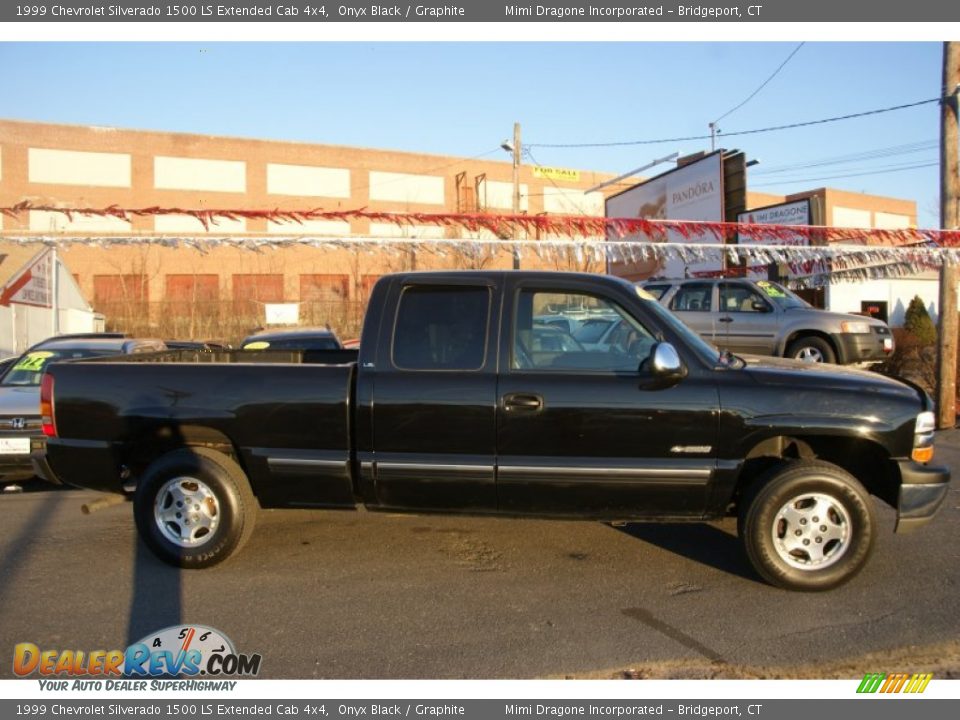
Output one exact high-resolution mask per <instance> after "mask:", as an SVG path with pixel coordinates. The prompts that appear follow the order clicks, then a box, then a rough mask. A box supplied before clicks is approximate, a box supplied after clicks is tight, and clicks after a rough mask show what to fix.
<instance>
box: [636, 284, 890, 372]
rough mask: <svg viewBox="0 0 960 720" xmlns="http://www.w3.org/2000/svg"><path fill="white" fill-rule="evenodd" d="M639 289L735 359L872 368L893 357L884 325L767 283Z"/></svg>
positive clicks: (666, 285)
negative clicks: (755, 357)
mask: <svg viewBox="0 0 960 720" xmlns="http://www.w3.org/2000/svg"><path fill="white" fill-rule="evenodd" d="M641 287H642V288H643V289H644V290H646V291H647V292H649V293H650V294H651V295H653V296H654V297H655V298H657V300H659V301H660V304H661V305H663V306H665V307H667V308H669V309H670V310H671V311H673V312H674V313H675V314H676V315H677V317H679V318H680V319H681V320H683V322H684V323H686V324H687V325H688V326H689V327H691V328H692V329H694V330H696V331H697V332H698V333H700V335H701V336H702V337H703V338H704V339H706V340H708V341H709V342H712V343H713V344H714V345H716V346H717V347H719V348H725V349H728V350H730V351H731V352H734V353H749V354H753V355H775V356H778V357H788V358H794V359H797V360H806V361H808V362H829V363H839V364H864V365H868V364H873V363H878V362H882V361H883V360H885V359H886V358H887V357H888V356H889V355H890V354H891V353H892V352H893V335H892V334H891V333H890V328H889V327H887V324H886V323H885V322H883V321H882V320H877V319H876V318H870V317H863V316H861V315H845V314H842V313H833V312H827V311H825V310H818V309H817V308H815V307H813V306H812V305H810V304H808V303H807V302H806V301H804V300H802V299H801V298H799V297H797V296H796V295H795V294H794V293H792V292H791V291H790V290H788V289H787V288H785V287H783V286H782V285H779V284H777V283H775V282H771V281H768V280H738V279H720V280H650V281H647V282H645V283H641Z"/></svg>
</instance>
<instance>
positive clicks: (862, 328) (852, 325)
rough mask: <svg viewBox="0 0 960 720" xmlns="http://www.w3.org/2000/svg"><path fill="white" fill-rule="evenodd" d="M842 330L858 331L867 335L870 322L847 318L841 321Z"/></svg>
mask: <svg viewBox="0 0 960 720" xmlns="http://www.w3.org/2000/svg"><path fill="white" fill-rule="evenodd" d="M840 330H841V332H845V333H856V334H858V335H865V334H867V333H868V332H870V323H865V322H858V321H855V320H845V321H844V322H842V323H840Z"/></svg>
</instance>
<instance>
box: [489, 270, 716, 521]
mask: <svg viewBox="0 0 960 720" xmlns="http://www.w3.org/2000/svg"><path fill="white" fill-rule="evenodd" d="M506 282H507V283H508V285H507V299H505V308H504V313H503V323H504V326H505V335H504V337H505V341H504V343H503V344H502V346H501V350H500V366H501V374H500V381H499V386H498V390H497V453H498V454H497V487H498V493H499V498H500V509H501V511H503V512H507V513H511V512H516V513H531V514H555V515H569V516H577V517H582V516H585V515H586V516H595V517H606V518H617V517H640V516H644V515H664V514H668V515H677V516H689V515H698V514H700V513H702V512H703V510H704V507H705V503H706V497H707V490H708V487H709V485H710V482H711V480H712V479H713V476H714V473H715V470H716V459H715V458H716V455H717V450H716V440H717V427H718V410H719V408H718V399H717V390H716V387H715V384H714V382H713V379H712V377H711V375H710V373H709V372H705V371H704V370H703V369H702V368H698V366H697V365H696V364H695V363H693V362H689V363H688V367H689V368H690V374H689V376H688V377H686V378H685V379H683V380H682V381H681V382H680V383H678V384H677V385H674V386H673V387H670V388H663V389H654V388H653V387H651V384H650V382H649V381H650V379H651V377H652V376H651V375H650V374H649V372H648V371H647V370H646V369H643V370H641V363H642V362H643V360H644V359H646V358H648V357H649V353H650V350H651V348H652V347H653V346H654V344H655V343H656V342H657V335H658V333H657V328H656V326H655V325H654V324H653V323H652V320H651V319H650V318H647V319H646V321H645V320H644V318H643V317H641V316H640V315H634V314H632V313H631V311H630V310H629V309H628V308H629V307H630V300H629V298H627V297H626V296H621V297H619V298H617V297H610V296H604V295H601V294H598V293H597V292H596V283H589V282H585V281H578V280H574V279H571V280H563V281H560V280H555V279H554V280H535V279H524V278H522V277H521V276H508V277H507V280H506ZM624 292H626V291H624ZM636 302H639V300H637V301H636ZM651 302H652V301H651ZM544 306H551V307H563V306H570V307H588V308H591V309H592V310H593V311H594V312H597V313H603V314H612V315H616V316H617V317H618V318H619V322H622V323H623V324H624V325H625V326H627V328H628V329H629V334H630V337H624V338H622V342H619V343H617V344H611V345H607V346H604V347H603V348H602V349H599V348H598V349H590V348H586V347H584V346H582V345H581V346H580V349H577V348H576V347H571V348H569V349H564V350H561V351H556V350H554V351H552V352H541V351H538V350H537V349H536V347H535V346H534V344H533V343H532V342H531V337H532V334H533V332H534V330H533V328H532V318H533V316H534V315H536V314H537V313H538V312H539V310H540V308H541V307H544ZM678 350H680V351H681V352H682V350H683V349H682V348H678Z"/></svg>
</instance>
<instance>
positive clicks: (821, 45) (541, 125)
mask: <svg viewBox="0 0 960 720" xmlns="http://www.w3.org/2000/svg"><path fill="white" fill-rule="evenodd" d="M796 46H797V43H793V42H776V43H759V42H749V43H746V42H731V43H702V42H671V43H650V42H637V43H595V42H589V43H587V42H584V43H543V42H537V43H533V42H514V43H493V42H476V43H441V42H417V43H394V42H351V43H330V42H322V43H321V42H316V43H273V42H264V43H216V42H209V43H175V42H158V43H106V42H89V43H64V42H46V43H10V42H6V43H2V44H0V67H3V68H5V69H6V70H7V72H5V73H4V90H3V92H2V93H0V117H4V118H13V119H25V120H39V121H48V122H61V123H72V124H96V125H110V126H117V127H125V128H142V129H157V130H169V131H182V132H198V133H208V134H215V135H235V136H243V137H261V138H270V139H280V140H300V141H311V142H320V143H330V144H343V145H356V146H362V147H375V148H386V149H398V150H409V151H414V152H428V153H438V154H446V155H462V156H475V155H480V154H482V153H490V155H489V157H490V158H491V159H504V160H507V159H508V157H507V156H506V154H505V153H503V151H501V150H499V149H498V146H499V144H500V142H501V141H502V140H503V139H504V138H506V137H507V136H508V135H510V134H511V133H512V128H513V123H514V121H519V122H520V123H521V124H522V127H523V140H524V143H525V144H526V145H528V147H529V149H530V153H531V156H530V157H526V158H525V162H531V161H532V160H533V159H535V161H536V162H537V163H538V164H541V165H549V166H558V167H572V168H584V169H596V170H602V171H608V172H616V173H620V172H626V171H628V170H632V169H633V168H636V167H639V166H641V165H643V164H645V163H646V162H648V161H649V160H651V159H653V158H655V157H659V156H662V155H666V154H669V153H670V152H673V151H675V150H679V151H680V152H681V153H687V152H694V151H697V150H702V149H709V140H695V141H687V142H671V143H664V144H657V145H644V146H627V147H613V148H582V147H581V148H548V147H537V144H541V143H590V142H615V141H624V140H645V139H659V138H671V137H680V136H691V135H703V134H706V133H707V132H708V123H709V122H711V121H712V120H715V119H716V118H718V117H719V116H721V115H723V114H724V113H726V112H727V111H728V110H730V109H731V108H733V107H734V106H736V105H738V104H739V103H740V102H741V101H743V100H744V99H745V98H746V97H747V96H748V95H750V94H751V93H752V92H753V91H754V90H756V89H757V87H758V86H759V85H760V84H761V83H762V82H763V81H764V80H766V79H767V78H768V77H769V76H770V74H771V73H773V72H774V70H776V68H777V66H779V65H780V64H781V63H782V62H783V61H784V59H785V58H786V57H787V56H788V55H789V54H790V53H791V51H792V50H793V49H794V48H796ZM941 52H942V49H941V44H940V43H938V42H929V43H877V42H859V43H826V42H807V43H806V44H805V45H804V46H803V47H802V48H800V50H799V51H798V52H797V53H796V54H795V55H794V57H793V58H792V59H791V60H790V61H789V62H788V63H787V64H786V66H784V68H783V69H782V70H781V71H780V72H779V74H777V76H776V77H775V78H774V79H773V80H771V81H770V82H769V84H768V85H767V86H766V87H764V88H763V90H761V91H760V92H759V93H758V94H757V95H756V97H754V98H753V99H752V100H751V101H750V102H748V103H747V104H746V105H744V106H743V107H742V108H740V109H739V110H737V111H736V112H734V113H732V114H731V115H729V116H728V117H726V118H725V119H724V120H723V121H722V122H720V127H721V129H722V130H726V131H730V132H732V131H736V130H747V129H753V128H762V127H768V126H774V125H783V124H788V123H794V122H802V121H806V120H817V119H820V118H826V117H831V116H836V115H843V114H848V113H856V112H861V111H865V110H872V109H877V108H884V107H889V106H892V105H898V104H902V103H909V102H915V101H919V100H925V99H928V98H934V97H937V96H938V95H939V92H940V79H941V65H940V63H941ZM938 137H939V108H938V107H937V105H935V104H930V105H925V106H922V107H919V108H914V109H909V110H901V111H897V112H891V113H885V114H880V115H876V116H873V117H870V118H863V119H855V120H848V121H843V122H836V123H830V124H825V125H818V126H814V127H809V128H801V129H794V130H784V131H779V132H775V133H769V134H760V135H752V136H747V137H736V138H733V137H731V138H726V139H722V138H721V141H720V143H719V145H720V146H723V147H727V148H733V147H737V148H740V149H743V150H745V151H746V152H747V154H748V156H749V157H754V158H758V159H759V160H760V161H761V162H760V165H758V166H757V167H755V168H752V169H751V175H750V187H751V189H756V190H764V191H768V192H779V193H788V192H796V191H799V190H804V189H808V188H812V187H821V186H824V185H825V186H828V187H837V188H842V189H847V190H852V191H861V192H871V193H877V194H883V195H892V196H895V197H903V198H907V199H913V200H916V202H917V207H918V212H919V220H920V224H921V225H923V226H931V227H932V226H936V224H937V222H938V217H937V214H938V200H937V197H938V195H937V193H938V188H939V180H938V172H939V170H938V168H937V167H936V165H935V163H936V162H937V160H938V151H937V149H936V143H937V141H938ZM865 154H866V155H867V156H866V157H864V155H865ZM851 156H854V157H851ZM856 156H860V157H856ZM820 161H826V164H822V163H820ZM928 163H934V165H933V166H931V167H922V168H915V167H912V166H915V165H923V164H928ZM661 169H667V167H666V166H661ZM841 175H842V176H846V177H831V176H841Z"/></svg>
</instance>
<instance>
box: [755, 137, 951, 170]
mask: <svg viewBox="0 0 960 720" xmlns="http://www.w3.org/2000/svg"><path fill="white" fill-rule="evenodd" d="M939 146H940V143H939V142H938V141H936V140H929V141H920V142H914V143H906V144H903V145H891V146H889V147H883V148H875V149H873V150H864V151H862V152H858V153H850V154H847V155H833V156H829V157H825V158H820V159H817V160H811V161H809V162H800V163H789V164H785V165H773V166H770V167H763V166H761V167H760V169H758V170H754V171H753V172H752V173H751V175H752V176H754V177H756V176H758V175H776V174H779V173H784V172H792V171H794V170H802V169H807V168H816V167H827V166H830V165H846V164H848V163H852V162H860V161H861V160H876V159H881V158H888V157H895V156H897V155H912V154H914V153H918V152H923V151H925V150H933V149H935V148H938V147H939Z"/></svg>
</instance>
